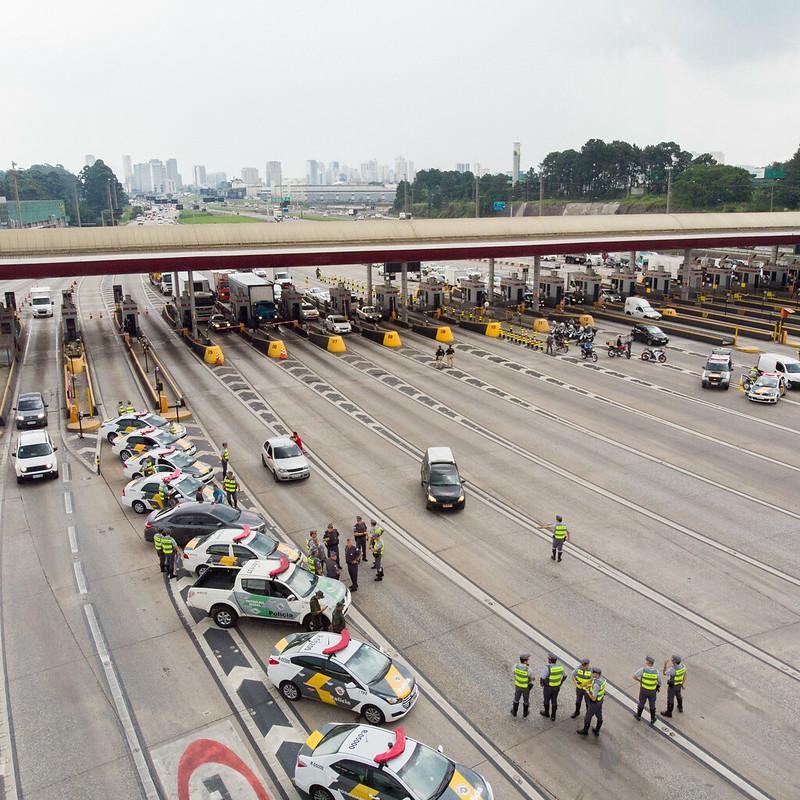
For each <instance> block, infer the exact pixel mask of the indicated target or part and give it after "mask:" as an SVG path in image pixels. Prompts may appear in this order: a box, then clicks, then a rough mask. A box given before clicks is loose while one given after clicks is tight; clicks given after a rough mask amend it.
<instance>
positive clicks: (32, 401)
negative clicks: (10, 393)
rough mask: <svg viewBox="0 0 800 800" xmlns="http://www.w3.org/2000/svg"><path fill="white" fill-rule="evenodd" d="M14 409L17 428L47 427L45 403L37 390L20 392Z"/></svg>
mask: <svg viewBox="0 0 800 800" xmlns="http://www.w3.org/2000/svg"><path fill="white" fill-rule="evenodd" d="M14 411H16V412H17V413H16V417H15V418H16V423H17V428H46V427H47V403H45V401H44V398H43V397H42V395H41V394H40V393H39V392H28V393H26V394H21V395H20V396H19V399H18V400H17V404H16V405H15V406H14Z"/></svg>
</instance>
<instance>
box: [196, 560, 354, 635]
mask: <svg viewBox="0 0 800 800" xmlns="http://www.w3.org/2000/svg"><path fill="white" fill-rule="evenodd" d="M317 591H322V592H323V593H324V595H325V596H324V597H323V598H321V599H320V605H321V606H322V625H323V627H324V628H328V627H329V626H330V622H331V616H332V615H333V609H334V608H335V607H336V603H338V602H339V600H341V599H342V598H344V612H345V613H347V610H348V609H349V608H350V599H351V598H350V590H349V589H348V588H347V587H346V586H345V585H344V584H343V583H342V582H341V581H337V580H334V579H333V578H323V577H317V576H316V575H312V574H311V573H310V572H309V571H308V570H307V569H305V568H304V567H301V566H300V565H299V564H290V563H289V560H288V559H287V558H286V557H285V556H282V557H281V558H280V559H276V558H265V559H254V560H252V561H248V562H246V563H245V565H244V566H243V567H242V568H241V569H237V568H233V567H210V568H209V569H207V570H206V571H205V572H204V573H203V574H202V575H201V576H200V577H199V578H198V579H197V580H196V581H195V583H194V585H193V586H192V588H191V589H189V596H188V597H187V600H186V602H187V603H188V604H189V605H190V606H192V607H193V608H199V609H202V610H203V611H205V612H207V613H208V614H209V615H210V616H211V618H212V619H213V620H214V622H215V623H216V624H217V625H219V627H220V628H231V627H233V626H234V625H236V622H237V620H238V619H239V617H257V618H259V619H271V620H275V621H277V622H296V623H297V624H298V625H302V626H303V627H304V628H305V629H306V630H310V629H311V608H310V606H311V598H312V597H313V596H314V594H315V593H316V592H317Z"/></svg>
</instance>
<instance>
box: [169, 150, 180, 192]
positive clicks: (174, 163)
mask: <svg viewBox="0 0 800 800" xmlns="http://www.w3.org/2000/svg"><path fill="white" fill-rule="evenodd" d="M167 180H168V181H172V182H173V183H174V184H175V188H174V189H172V190H171V191H173V192H175V191H180V190H181V189H183V181H182V180H181V176H180V173H179V172H178V160H177V159H176V158H168V159H167Z"/></svg>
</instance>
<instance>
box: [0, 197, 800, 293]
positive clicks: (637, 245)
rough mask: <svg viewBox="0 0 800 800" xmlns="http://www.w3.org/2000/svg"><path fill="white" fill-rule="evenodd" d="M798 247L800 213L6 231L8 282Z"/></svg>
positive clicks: (1, 260) (0, 255)
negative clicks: (197, 271) (645, 251)
mask: <svg viewBox="0 0 800 800" xmlns="http://www.w3.org/2000/svg"><path fill="white" fill-rule="evenodd" d="M736 244H738V245H775V244H800V213H798V212H778V213H771V214H769V213H763V214H755V213H753V214H635V215H634V214H630V215H587V216H575V217H572V216H570V217H563V216H559V217H519V218H487V219H445V220H402V221H400V220H374V221H372V220H364V221H358V222H355V221H341V222H339V221H337V222H294V221H286V222H282V223H260V224H259V223H253V224H248V225H243V224H231V225H226V224H221V225H128V226H124V227H114V228H42V229H35V230H9V231H3V232H2V233H0V278H5V279H10V278H19V277H36V278H38V277H48V276H70V275H100V274H106V273H135V272H148V271H160V272H164V271H172V270H186V269H211V268H216V267H219V268H222V267H227V268H233V269H236V268H239V267H300V266H311V267H313V266H326V265H335V264H354V263H363V262H365V263H372V262H382V261H425V260H443V259H471V258H472V259H474V258H488V257H490V256H494V257H506V258H507V257H513V256H525V255H528V256H529V255H545V254H564V253H574V252H600V251H604V252H608V251H627V250H642V249H654V248H662V249H685V248H698V247H703V248H708V247H721V246H732V245H736Z"/></svg>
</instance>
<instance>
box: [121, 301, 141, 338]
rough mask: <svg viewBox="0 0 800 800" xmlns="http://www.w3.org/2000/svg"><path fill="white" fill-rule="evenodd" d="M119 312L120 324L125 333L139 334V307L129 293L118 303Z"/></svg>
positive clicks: (134, 335)
mask: <svg viewBox="0 0 800 800" xmlns="http://www.w3.org/2000/svg"><path fill="white" fill-rule="evenodd" d="M117 310H118V312H119V324H120V327H121V328H122V330H123V331H125V333H127V334H129V335H130V336H131V337H136V336H138V335H139V307H138V306H137V305H136V302H135V301H134V300H133V299H131V296H130V295H129V294H126V295H125V297H123V298H122V301H121V302H119V303H118V304H117Z"/></svg>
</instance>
